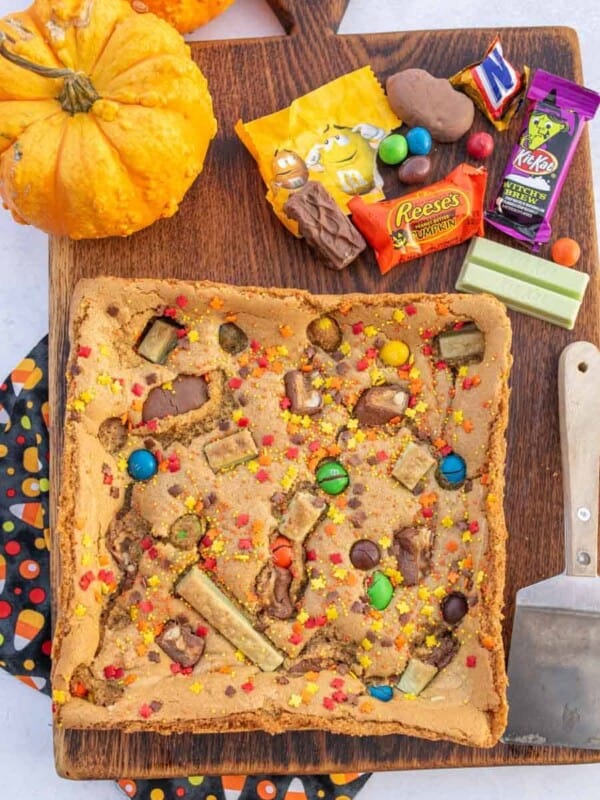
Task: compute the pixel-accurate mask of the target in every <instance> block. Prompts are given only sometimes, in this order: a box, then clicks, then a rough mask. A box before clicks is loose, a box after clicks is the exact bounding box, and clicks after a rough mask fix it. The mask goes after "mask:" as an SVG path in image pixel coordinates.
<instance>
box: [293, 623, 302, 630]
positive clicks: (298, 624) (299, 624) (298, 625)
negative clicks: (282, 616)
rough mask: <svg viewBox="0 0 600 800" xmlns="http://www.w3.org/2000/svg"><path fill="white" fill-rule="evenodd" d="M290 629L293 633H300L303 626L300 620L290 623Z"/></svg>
mask: <svg viewBox="0 0 600 800" xmlns="http://www.w3.org/2000/svg"><path fill="white" fill-rule="evenodd" d="M292 630H293V632H294V633H302V631H303V627H302V623H301V622H294V624H293V625H292Z"/></svg>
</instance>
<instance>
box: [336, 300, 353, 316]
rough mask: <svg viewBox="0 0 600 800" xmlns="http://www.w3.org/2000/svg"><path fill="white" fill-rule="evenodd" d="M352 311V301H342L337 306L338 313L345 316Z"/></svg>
mask: <svg viewBox="0 0 600 800" xmlns="http://www.w3.org/2000/svg"><path fill="white" fill-rule="evenodd" d="M351 311H352V303H342V305H341V306H340V307H339V312H340V314H343V315H344V316H345V317H346V316H347V315H348V314H349V313H350V312H351Z"/></svg>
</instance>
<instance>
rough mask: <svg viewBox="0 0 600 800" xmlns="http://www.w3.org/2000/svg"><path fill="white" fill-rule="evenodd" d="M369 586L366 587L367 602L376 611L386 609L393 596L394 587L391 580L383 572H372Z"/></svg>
mask: <svg viewBox="0 0 600 800" xmlns="http://www.w3.org/2000/svg"><path fill="white" fill-rule="evenodd" d="M369 580H370V581H371V583H370V585H369V586H368V587H367V595H368V597H369V602H370V603H371V605H372V606H373V608H376V609H377V610H378V611H383V610H384V609H385V608H387V607H388V606H389V604H390V602H391V600H392V597H393V596H394V587H393V586H392V582H391V580H390V579H389V578H388V577H387V575H384V574H383V572H374V573H373V575H372V577H371V578H370V579H369Z"/></svg>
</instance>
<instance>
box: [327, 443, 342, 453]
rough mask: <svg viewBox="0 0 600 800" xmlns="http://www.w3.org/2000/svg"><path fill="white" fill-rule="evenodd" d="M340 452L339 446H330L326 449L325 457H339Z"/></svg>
mask: <svg viewBox="0 0 600 800" xmlns="http://www.w3.org/2000/svg"><path fill="white" fill-rule="evenodd" d="M341 452H342V448H341V447H340V446H339V444H331V445H329V447H328V448H327V455H328V456H339V454H340V453H341Z"/></svg>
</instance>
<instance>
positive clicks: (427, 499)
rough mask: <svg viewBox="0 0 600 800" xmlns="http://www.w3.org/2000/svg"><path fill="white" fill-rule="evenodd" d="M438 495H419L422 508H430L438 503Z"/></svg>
mask: <svg viewBox="0 0 600 800" xmlns="http://www.w3.org/2000/svg"><path fill="white" fill-rule="evenodd" d="M437 499H438V498H437V494H436V493H435V492H423V494H421V495H419V505H420V506H421V508H429V507H430V506H434V505H435V504H436V503H437Z"/></svg>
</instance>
